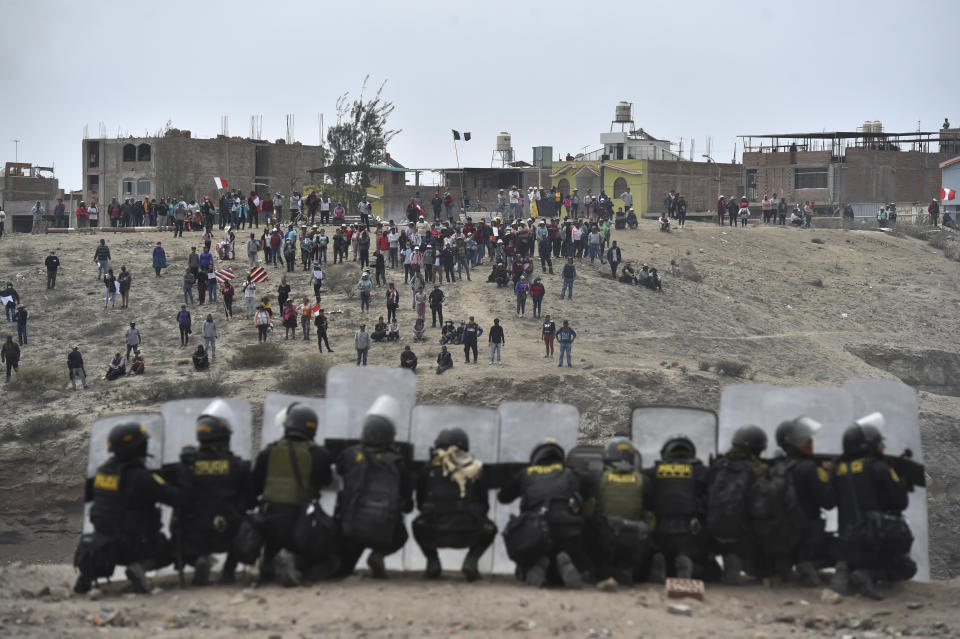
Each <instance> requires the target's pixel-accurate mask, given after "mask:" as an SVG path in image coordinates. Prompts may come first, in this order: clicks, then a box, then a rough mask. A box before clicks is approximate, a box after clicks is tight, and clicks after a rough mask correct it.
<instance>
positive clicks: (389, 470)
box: [340, 450, 403, 548]
mask: <svg viewBox="0 0 960 639" xmlns="http://www.w3.org/2000/svg"><path fill="white" fill-rule="evenodd" d="M357 457H358V459H357V462H356V463H355V464H354V465H353V467H352V468H351V469H350V471H349V473H348V474H347V476H346V477H345V478H344V483H345V484H346V486H347V487H348V490H349V495H348V498H347V500H346V502H345V503H344V505H343V507H342V509H341V511H340V524H341V530H342V532H343V535H344V537H345V538H346V539H349V540H351V541H352V542H355V543H357V544H359V545H362V546H366V547H370V548H381V547H389V546H390V545H391V544H392V542H393V539H394V533H395V531H396V529H397V526H398V525H400V523H401V521H402V517H403V512H402V508H401V504H400V479H401V478H400V469H399V468H398V467H397V464H396V463H395V462H396V460H397V459H398V457H397V455H396V454H395V453H391V452H385V453H376V452H371V451H367V450H361V451H360V452H358V453H357Z"/></svg>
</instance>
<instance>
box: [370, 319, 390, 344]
mask: <svg viewBox="0 0 960 639" xmlns="http://www.w3.org/2000/svg"><path fill="white" fill-rule="evenodd" d="M370 339H372V340H373V341H375V342H382V341H384V340H386V339H387V323H386V322H384V321H383V315H381V316H380V319H379V320H377V323H376V324H375V325H374V327H373V333H371V335H370Z"/></svg>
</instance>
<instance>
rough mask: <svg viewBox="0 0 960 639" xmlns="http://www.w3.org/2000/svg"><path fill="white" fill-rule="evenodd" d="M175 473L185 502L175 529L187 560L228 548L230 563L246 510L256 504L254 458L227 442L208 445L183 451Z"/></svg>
mask: <svg viewBox="0 0 960 639" xmlns="http://www.w3.org/2000/svg"><path fill="white" fill-rule="evenodd" d="M175 472H176V475H175V476H176V481H177V483H178V484H179V486H180V488H181V490H182V492H183V503H182V505H181V508H180V509H179V511H178V512H177V513H176V514H175V521H173V522H172V523H171V525H170V531H171V536H172V537H173V539H174V542H175V543H176V542H178V540H179V544H178V545H179V549H180V551H181V552H182V553H183V558H184V562H185V563H188V564H193V563H195V561H196V559H197V558H198V557H200V556H202V555H208V554H212V553H218V552H227V553H228V557H227V562H228V565H230V564H231V563H233V562H232V558H231V557H230V556H229V553H230V551H231V549H232V545H233V538H234V536H235V535H236V533H237V530H238V529H239V528H240V523H241V522H242V521H243V518H244V516H245V513H246V511H247V510H248V509H249V508H252V507H253V506H254V505H256V499H255V495H254V492H253V478H252V474H251V471H250V462H248V461H244V460H242V459H240V458H239V457H237V456H236V455H234V454H233V453H231V452H230V447H229V444H227V443H226V442H223V443H207V444H201V445H200V448H199V450H197V451H195V452H193V453H192V454H190V453H187V454H184V455H181V461H180V463H179V464H177V468H176V471H175Z"/></svg>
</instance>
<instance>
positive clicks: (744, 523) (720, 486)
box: [707, 426, 767, 585]
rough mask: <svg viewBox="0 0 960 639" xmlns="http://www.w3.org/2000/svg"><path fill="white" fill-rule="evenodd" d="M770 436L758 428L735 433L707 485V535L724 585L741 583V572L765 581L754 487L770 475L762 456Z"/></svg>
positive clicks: (744, 429)
mask: <svg viewBox="0 0 960 639" xmlns="http://www.w3.org/2000/svg"><path fill="white" fill-rule="evenodd" d="M766 448H767V434H766V433H765V432H763V429H761V428H760V427H759V426H741V427H740V428H738V429H737V430H736V432H734V433H733V440H732V441H731V447H730V450H729V451H727V452H726V453H724V454H723V455H721V456H720V458H719V459H717V460H716V461H714V463H713V465H712V466H711V467H710V475H709V476H708V477H707V484H708V485H709V486H710V489H709V492H708V493H707V531H708V532H709V533H710V536H711V537H712V538H713V542H714V544H715V550H716V552H717V554H719V555H721V556H722V557H723V581H724V583H727V584H730V585H738V584H740V583H742V578H741V572H742V571H744V570H745V571H746V572H748V573H749V574H751V575H753V576H754V577H766V576H767V574H766V571H765V570H764V568H763V566H762V565H761V561H760V559H761V556H760V554H759V553H758V548H757V545H756V538H755V535H754V532H753V527H752V522H751V519H750V495H751V491H752V490H753V486H754V483H755V482H756V480H757V478H758V477H761V476H762V475H763V474H764V473H766V471H767V465H766V464H765V463H763V462H762V461H760V455H761V454H762V453H763V451H764V450H766Z"/></svg>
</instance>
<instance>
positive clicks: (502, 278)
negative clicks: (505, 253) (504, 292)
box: [493, 263, 510, 288]
mask: <svg viewBox="0 0 960 639" xmlns="http://www.w3.org/2000/svg"><path fill="white" fill-rule="evenodd" d="M493 276H494V281H496V283H497V288H500V287H502V286H507V282H508V281H509V279H510V276H509V275H508V274H507V267H506V266H504V265H503V263H500V264H497V265H496V266H495V267H494V270H493Z"/></svg>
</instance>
